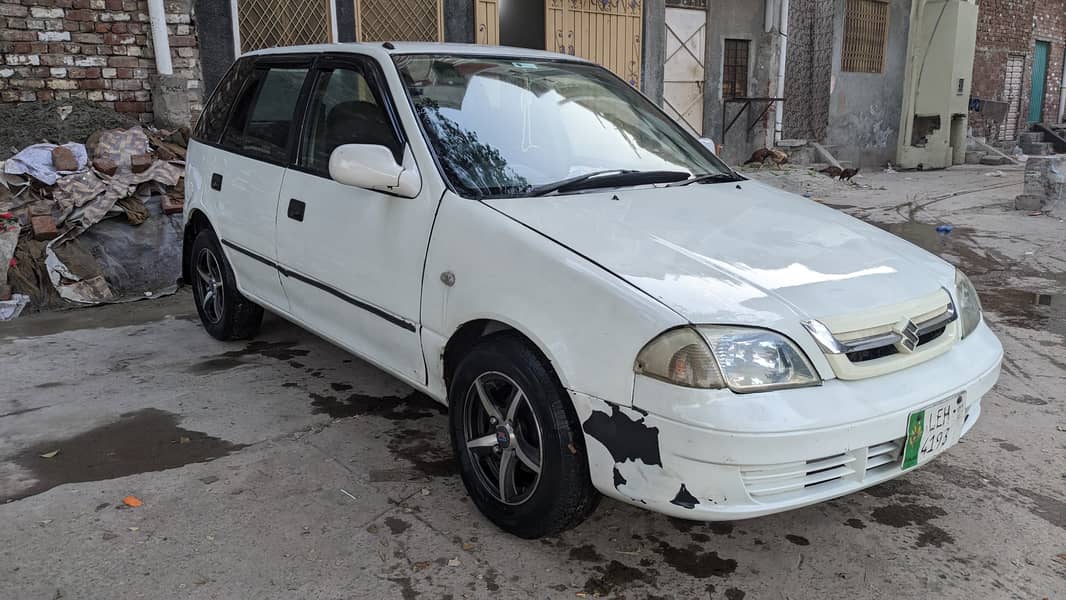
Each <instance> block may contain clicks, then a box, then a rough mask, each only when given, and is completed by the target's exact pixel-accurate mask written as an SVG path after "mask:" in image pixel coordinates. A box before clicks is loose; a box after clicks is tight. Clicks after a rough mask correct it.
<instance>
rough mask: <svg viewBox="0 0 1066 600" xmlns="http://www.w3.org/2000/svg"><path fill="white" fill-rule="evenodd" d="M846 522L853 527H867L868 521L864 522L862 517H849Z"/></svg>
mask: <svg viewBox="0 0 1066 600" xmlns="http://www.w3.org/2000/svg"><path fill="white" fill-rule="evenodd" d="M844 524H845V525H847V526H848V527H851V528H852V529H866V523H863V522H862V519H848V520H847V521H844Z"/></svg>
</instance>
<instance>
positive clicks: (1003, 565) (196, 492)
mask: <svg viewBox="0 0 1066 600" xmlns="http://www.w3.org/2000/svg"><path fill="white" fill-rule="evenodd" d="M989 171H990V169H988V168H984V167H980V168H975V167H962V168H958V169H952V170H949V171H942V172H927V173H896V174H890V175H889V174H882V173H875V174H867V176H866V177H863V178H860V179H858V180H857V181H859V182H861V183H862V184H864V187H859V186H850V185H847V184H841V183H837V182H829V181H828V180H826V179H825V178H823V177H821V176H815V175H811V174H809V173H807V172H806V171H803V170H788V171H783V172H770V171H767V172H763V173H759V174H758V175H757V176H758V177H759V178H761V179H764V180H767V181H769V182H770V183H773V184H775V185H779V186H781V187H783V188H786V189H791V190H793V191H798V192H800V193H808V194H810V195H811V197H812V200H814V201H821V202H825V203H828V204H833V205H835V206H837V207H838V208H840V209H841V210H844V211H846V212H848V213H850V214H853V215H856V216H859V217H861V218H864V219H866V220H869V221H872V222H875V223H878V224H880V225H882V226H883V227H885V228H888V229H890V230H892V231H894V232H896V233H897V234H900V235H903V236H904V237H907V238H908V239H911V240H912V241H915V242H916V243H919V244H920V245H923V246H925V247H926V248H928V249H930V250H932V251H935V252H938V253H940V254H941V255H943V256H945V257H946V258H948V259H949V260H951V261H952V262H955V263H956V264H960V265H961V266H962V267H963V268H964V269H965V270H966V272H967V273H968V274H969V275H970V276H971V278H972V279H973V280H974V281H975V283H976V285H977V287H978V289H979V291H980V292H981V294H982V299H983V301H984V302H985V305H986V306H985V308H986V316H987V318H988V320H989V321H990V323H991V324H992V326H993V328H994V329H995V331H996V332H997V333H998V334H999V336H1000V338H1001V339H1002V341H1003V343H1004V346H1005V348H1006V352H1007V359H1006V361H1005V364H1004V372H1003V376H1002V379H1001V381H1000V383H999V385H998V386H997V387H996V388H995V389H994V390H993V392H992V393H991V394H990V395H989V396H988V397H986V399H985V402H984V412H983V415H982V417H981V420H980V421H979V422H978V424H977V426H976V427H975V429H974V430H973V431H972V432H971V433H970V434H969V435H968V437H967V438H965V439H964V440H963V443H961V444H960V445H959V446H957V447H956V448H954V449H952V450H951V451H949V452H947V453H946V454H945V455H944V456H941V457H939V458H938V459H937V460H935V461H934V462H933V463H931V464H929V465H928V466H926V467H924V468H922V469H921V470H918V471H916V472H912V473H909V474H908V475H906V476H904V477H902V478H900V479H897V480H895V481H892V482H889V483H886V484H884V485H881V486H878V487H876V488H872V489H870V490H868V491H867V492H862V493H858V494H853V495H851V496H847V497H844V498H841V499H839V500H835V501H832V502H828V503H824V504H820V505H817V506H813V507H809V508H806V509H802V510H797V511H793V512H790V513H786V514H782V515H776V516H771V517H765V518H761V519H755V520H750V521H741V522H736V523H731V524H700V523H690V522H684V521H678V520H673V519H668V518H665V517H662V516H659V515H656V514H652V513H648V512H645V511H641V510H639V509H636V508H632V507H629V506H626V505H622V504H619V503H617V502H614V501H610V500H604V501H603V502H602V503H601V504H600V507H599V509H598V510H597V511H596V513H595V514H594V515H593V516H592V518H591V519H590V520H589V521H588V522H586V523H585V524H583V525H581V526H580V527H578V528H576V529H574V530H571V531H568V532H566V533H564V534H562V535H560V536H559V537H557V538H550V539H545V540H540V541H532V542H531V541H525V540H520V539H516V538H513V537H510V536H508V535H505V534H502V533H500V532H499V531H498V530H496V529H495V528H494V527H493V526H492V525H491V524H490V523H488V522H487V521H486V520H485V519H483V518H482V517H481V516H480V514H479V513H478V512H477V510H476V509H475V508H474V507H473V505H472V503H470V502H469V501H468V500H467V498H466V496H465V492H464V491H463V488H462V483H461V482H460V480H459V478H458V476H457V475H455V474H454V469H453V465H452V462H451V456H450V450H449V443H448V439H447V433H446V418H445V416H444V414H443V412H442V411H441V410H440V409H438V408H437V407H436V406H435V405H434V404H433V403H431V402H430V401H429V400H428V399H426V398H424V397H422V396H420V395H418V394H415V393H413V392H412V391H411V390H410V389H408V388H407V387H406V386H405V385H404V384H402V383H399V382H397V381H396V380H394V379H392V378H391V377H389V376H387V375H385V374H383V373H381V372H380V371H378V370H377V369H375V368H374V367H372V366H369V365H367V364H366V363H364V362H362V361H360V360H359V359H357V358H355V357H352V356H350V355H348V354H346V353H345V352H344V351H342V350H340V349H338V348H336V347H334V346H332V345H330V344H328V343H326V342H324V341H322V340H320V339H318V338H316V337H314V336H313V335H311V334H308V333H306V332H304V331H302V330H300V329H299V328H297V327H295V326H293V325H291V324H288V323H286V322H284V321H282V320H281V319H278V318H276V317H272V316H268V317H267V321H266V323H265V326H264V328H263V333H262V335H261V336H259V338H257V339H256V340H255V341H253V342H241V343H221V342H217V341H215V340H213V339H212V338H210V337H208V336H207V335H206V334H205V333H203V331H202V330H201V329H200V327H199V324H198V322H197V321H196V319H195V311H194V310H193V308H192V305H191V297H190V295H189V294H188V293H186V292H179V293H178V294H177V295H175V296H172V297H169V298H163V299H158V300H153V301H149V302H139V303H136V304H130V305H123V306H108V307H102V308H93V309H80V310H76V311H67V312H62V313H52V314H44V315H35V316H31V317H26V318H23V319H20V320H19V321H16V322H14V323H7V324H0V364H2V365H3V369H2V371H3V374H4V376H3V382H2V384H0V385H2V388H0V389H2V390H3V392H2V393H0V524H2V525H0V598H20V599H30V598H42V599H52V598H57V597H62V598H109V599H114V598H153V599H154V598H190V597H192V598H331V599H332V598H405V599H410V598H421V599H427V598H464V597H468V598H499V597H504V598H512V597H523V598H525V597H532V598H573V597H577V596H581V595H586V596H589V597H591V596H596V595H599V596H609V597H625V598H727V599H730V600H737V599H739V598H772V599H785V598H787V599H792V600H796V599H800V598H843V597H849V598H891V599H893V600H895V599H898V598H901V597H902V598H912V597H919V596H922V597H934V598H1058V597H1063V591H1062V590H1064V589H1066V431H1063V430H1066V411H1064V408H1063V405H1064V402H1066V385H1064V383H1066V358H1063V355H1064V353H1063V349H1064V347H1066V309H1064V305H1066V300H1064V297H1063V294H1066V224H1063V222H1062V221H1060V220H1058V219H1055V218H1049V217H1028V216H1025V214H1024V213H1018V212H1015V211H1012V210H1008V206H1009V204H1010V201H1011V199H1013V196H1014V195H1015V194H1017V193H1019V191H1020V189H1021V172H1020V170H1017V169H1014V170H1011V169H1008V170H1004V174H1003V176H1002V177H990V176H985V175H984V173H986V172H989ZM881 188H884V189H881ZM959 192H966V193H963V194H959ZM944 223H949V224H951V225H953V226H954V229H953V231H952V232H951V233H950V234H947V235H942V234H938V233H936V231H935V227H936V225H939V224H944ZM54 450H58V451H59V453H58V454H56V455H55V456H54V457H53V458H42V457H41V455H43V454H48V453H50V452H52V451H54ZM131 494H132V495H134V496H136V497H137V498H139V499H141V500H142V501H143V502H144V504H143V506H140V507H138V508H124V507H123V506H124V505H123V504H122V499H123V498H124V497H125V496H127V495H131ZM4 500H7V502H6V503H4Z"/></svg>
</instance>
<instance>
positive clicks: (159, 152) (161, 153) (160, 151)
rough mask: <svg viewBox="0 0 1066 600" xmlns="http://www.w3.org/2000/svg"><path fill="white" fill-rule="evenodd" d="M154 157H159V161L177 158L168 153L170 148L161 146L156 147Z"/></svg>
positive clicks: (175, 155)
mask: <svg viewBox="0 0 1066 600" xmlns="http://www.w3.org/2000/svg"><path fill="white" fill-rule="evenodd" d="M155 155H156V156H158V157H159V160H174V159H175V158H177V157H178V155H177V154H174V153H173V152H171V151H170V148H167V147H166V146H164V145H162V144H160V145H159V146H158V147H156V149H155Z"/></svg>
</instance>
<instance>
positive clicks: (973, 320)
mask: <svg viewBox="0 0 1066 600" xmlns="http://www.w3.org/2000/svg"><path fill="white" fill-rule="evenodd" d="M955 301H956V302H957V303H958V305H959V306H958V310H959V323H960V325H962V337H963V338H965V337H966V336H968V335H970V334H971V333H973V330H974V329H977V324H978V323H980V322H981V300H980V298H978V297H977V290H976V289H974V287H973V283H971V282H970V278H969V277H967V276H966V274H965V273H963V272H962V271H960V270H958V269H955Z"/></svg>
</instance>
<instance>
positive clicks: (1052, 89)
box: [971, 0, 1066, 134]
mask: <svg viewBox="0 0 1066 600" xmlns="http://www.w3.org/2000/svg"><path fill="white" fill-rule="evenodd" d="M1064 37H1066V0H997V1H995V2H993V1H989V0H983V1H982V2H980V3H979V4H978V20H977V52H976V54H975V56H974V71H973V95H974V96H977V97H979V98H985V99H992V100H1005V99H1006V98H1004V96H1003V91H1004V83H1005V75H1006V68H1007V58H1008V57H1009V56H1010V55H1022V56H1024V57H1025V74H1024V77H1023V80H1022V89H1021V107H1020V108H1021V113H1020V115H1019V118H1020V123H1019V127H1018V131H1024V130H1025V123H1026V120H1027V118H1028V113H1029V96H1030V90H1031V89H1032V80H1031V75H1032V64H1033V48H1034V46H1035V42H1036V40H1043V41H1050V42H1052V45H1051V56H1050V61H1049V65H1048V79H1047V86H1046V90H1045V96H1044V98H1045V103H1044V119H1045V120H1048V121H1050V120H1054V119H1057V117H1058V114H1059V113H1058V110H1059V109H1058V107H1059V90H1060V89H1061V86H1062V66H1063V65H1062V61H1063V52H1064V46H1063V42H1064ZM971 117H972V118H971V124H972V125H973V126H974V129H975V131H976V132H977V133H978V134H981V133H983V131H982V126H983V121H982V119H981V118H980V115H971Z"/></svg>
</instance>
